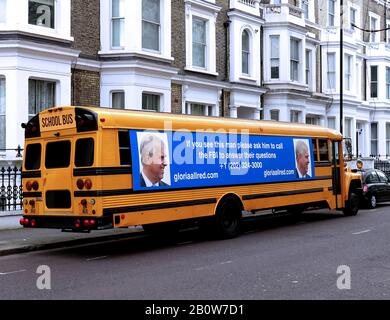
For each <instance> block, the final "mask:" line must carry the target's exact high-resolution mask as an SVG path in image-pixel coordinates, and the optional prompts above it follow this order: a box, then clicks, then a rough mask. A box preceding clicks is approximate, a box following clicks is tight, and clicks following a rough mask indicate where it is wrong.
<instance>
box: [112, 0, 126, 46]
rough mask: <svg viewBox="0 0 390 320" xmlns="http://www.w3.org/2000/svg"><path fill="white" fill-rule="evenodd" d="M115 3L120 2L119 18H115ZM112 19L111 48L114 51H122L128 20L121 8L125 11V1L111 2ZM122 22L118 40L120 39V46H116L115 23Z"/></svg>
mask: <svg viewBox="0 0 390 320" xmlns="http://www.w3.org/2000/svg"><path fill="white" fill-rule="evenodd" d="M114 1H116V2H118V7H119V8H118V12H119V15H118V16H115V17H114V13H113V11H114V10H113V7H114ZM110 4H111V6H110V17H111V21H110V23H111V34H110V36H111V41H110V46H111V48H113V49H121V48H123V47H124V37H125V35H124V31H125V21H126V18H125V13H124V12H121V8H122V10H123V11H125V10H124V6H125V0H111V1H110ZM118 20H119V21H120V23H119V29H118V30H119V36H118V39H119V45H116V44H114V39H115V37H114V31H115V30H114V21H118Z"/></svg>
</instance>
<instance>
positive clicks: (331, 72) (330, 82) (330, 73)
mask: <svg viewBox="0 0 390 320" xmlns="http://www.w3.org/2000/svg"><path fill="white" fill-rule="evenodd" d="M330 57H332V60H333V65H332V67H333V69H331V68H330V66H331V64H330V63H329V61H331V60H330V59H329V58H330ZM326 80H327V81H326V83H327V88H328V90H334V89H336V53H335V52H328V53H327V55H326Z"/></svg>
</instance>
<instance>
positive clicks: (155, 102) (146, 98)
mask: <svg viewBox="0 0 390 320" xmlns="http://www.w3.org/2000/svg"><path fill="white" fill-rule="evenodd" d="M142 110H150V111H157V112H159V111H160V96H159V95H157V94H152V93H142Z"/></svg>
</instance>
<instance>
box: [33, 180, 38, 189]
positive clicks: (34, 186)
mask: <svg viewBox="0 0 390 320" xmlns="http://www.w3.org/2000/svg"><path fill="white" fill-rule="evenodd" d="M32 188H33V189H34V190H35V191H37V190H38V189H39V183H38V181H34V182H33V183H32Z"/></svg>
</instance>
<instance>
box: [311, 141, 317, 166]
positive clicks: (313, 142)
mask: <svg viewBox="0 0 390 320" xmlns="http://www.w3.org/2000/svg"><path fill="white" fill-rule="evenodd" d="M311 141H312V145H313V157H314V161H318V153H317V139H312V140H311Z"/></svg>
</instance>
